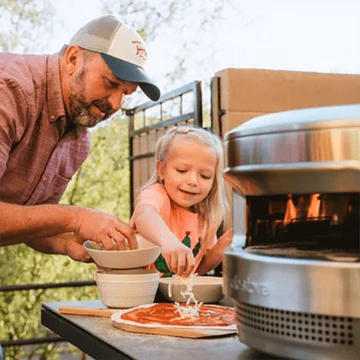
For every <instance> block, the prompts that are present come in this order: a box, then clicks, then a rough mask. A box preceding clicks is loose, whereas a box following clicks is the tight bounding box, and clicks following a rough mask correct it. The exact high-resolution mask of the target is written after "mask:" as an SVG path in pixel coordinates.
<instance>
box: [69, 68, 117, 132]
mask: <svg viewBox="0 0 360 360" xmlns="http://www.w3.org/2000/svg"><path fill="white" fill-rule="evenodd" d="M85 77H86V70H85V69H84V68H83V69H81V70H80V72H79V74H78V75H77V76H76V77H75V78H74V80H73V82H72V86H71V89H70V94H69V111H70V118H71V122H72V123H73V124H74V125H76V126H80V127H94V126H96V125H97V124H98V123H100V122H101V121H104V120H106V119H108V118H109V117H110V116H111V115H112V113H113V109H112V107H111V106H110V105H109V104H108V103H107V102H106V100H94V101H91V102H86V101H85V97H84V93H85ZM91 105H95V106H96V107H98V108H99V109H100V111H101V112H103V113H104V114H105V116H104V117H101V118H100V117H97V116H96V115H91V114H89V108H90V106H91Z"/></svg>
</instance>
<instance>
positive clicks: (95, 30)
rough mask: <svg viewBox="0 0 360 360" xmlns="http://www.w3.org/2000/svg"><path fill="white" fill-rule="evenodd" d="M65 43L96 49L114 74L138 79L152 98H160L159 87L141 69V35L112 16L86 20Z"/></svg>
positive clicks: (143, 52) (144, 56)
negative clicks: (68, 41)
mask: <svg viewBox="0 0 360 360" xmlns="http://www.w3.org/2000/svg"><path fill="white" fill-rule="evenodd" d="M69 45H78V46H80V47H82V48H84V49H86V50H90V51H95V52H98V53H100V55H101V56H102V58H103V59H104V61H105V63H106V64H107V66H108V67H109V68H110V70H111V71H112V72H113V73H114V75H115V76H117V77H118V78H119V79H121V80H124V81H129V82H136V83H138V84H139V86H140V88H141V90H142V91H143V92H144V93H145V95H146V96H148V97H149V98H150V99H151V100H153V101H156V100H158V99H159V98H160V90H159V88H158V87H157V86H156V85H155V84H154V82H153V81H152V80H151V79H150V77H149V75H148V74H147V73H146V71H145V67H146V61H147V52H146V47H145V43H144V41H143V39H142V38H141V36H140V35H139V34H138V33H137V32H136V31H135V30H134V29H133V28H131V27H130V26H129V25H127V24H125V23H124V22H122V21H119V20H118V19H116V18H115V17H114V16H112V15H108V16H101V17H99V18H97V19H94V20H92V21H90V22H88V23H87V24H85V25H84V26H83V27H82V28H81V29H80V30H79V31H78V32H77V33H76V34H75V35H74V36H73V37H72V39H71V40H70V43H69Z"/></svg>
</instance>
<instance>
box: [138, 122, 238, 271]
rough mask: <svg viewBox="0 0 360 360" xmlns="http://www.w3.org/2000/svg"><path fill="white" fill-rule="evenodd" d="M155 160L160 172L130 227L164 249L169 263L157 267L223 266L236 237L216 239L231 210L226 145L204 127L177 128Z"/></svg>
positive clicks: (143, 195)
mask: <svg viewBox="0 0 360 360" xmlns="http://www.w3.org/2000/svg"><path fill="white" fill-rule="evenodd" d="M155 156H156V171H155V173H154V174H153V176H152V177H151V178H150V180H149V181H148V182H147V183H146V184H145V186H144V187H143V188H142V190H141V192H140V194H139V197H138V199H137V201H136V204H135V210H134V213H133V216H132V219H131V224H132V226H133V227H134V228H135V229H136V230H137V231H138V232H139V234H141V235H142V236H144V237H145V238H147V239H148V240H150V241H151V242H153V243H156V244H158V245H159V246H161V250H162V257H163V259H164V260H165V261H166V264H164V263H161V257H159V259H158V260H157V261H156V262H155V264H153V265H152V268H154V267H155V265H157V266H156V267H157V269H158V270H159V271H162V272H165V273H167V275H170V273H171V272H172V273H176V274H178V275H181V276H185V277H186V276H189V275H190V274H191V273H192V272H196V273H198V274H205V273H207V272H208V271H209V270H211V269H213V268H214V267H215V266H217V265H218V264H219V263H220V262H221V260H222V257H223V252H224V249H225V247H227V246H228V245H229V244H230V243H231V236H232V231H231V230H229V231H227V232H226V233H225V234H224V235H223V236H221V237H220V238H219V239H218V240H217V239H216V231H217V229H218V228H219V226H220V224H221V223H222V222H223V221H224V220H225V219H226V217H227V216H228V210H229V209H228V202H227V199H226V194H225V184H224V180H223V175H222V171H223V149H222V144H221V141H220V140H219V139H218V137H217V136H215V135H214V134H212V133H210V132H208V131H206V130H204V129H202V128H194V127H185V126H182V127H174V128H170V129H168V130H167V131H166V132H165V134H164V135H163V136H162V137H161V138H160V139H159V140H158V142H157V145H156V153H155ZM159 261H160V262H159Z"/></svg>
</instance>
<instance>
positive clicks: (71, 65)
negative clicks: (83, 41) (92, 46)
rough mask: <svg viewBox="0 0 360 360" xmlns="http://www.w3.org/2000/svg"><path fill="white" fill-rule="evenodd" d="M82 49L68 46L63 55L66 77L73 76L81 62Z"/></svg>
mask: <svg viewBox="0 0 360 360" xmlns="http://www.w3.org/2000/svg"><path fill="white" fill-rule="evenodd" d="M81 54H82V49H81V48H80V47H79V46H77V45H70V46H69V47H68V48H67V49H66V50H65V53H64V60H65V67H66V71H67V73H68V75H72V74H74V72H75V70H76V68H77V67H78V66H79V65H78V64H80V62H81Z"/></svg>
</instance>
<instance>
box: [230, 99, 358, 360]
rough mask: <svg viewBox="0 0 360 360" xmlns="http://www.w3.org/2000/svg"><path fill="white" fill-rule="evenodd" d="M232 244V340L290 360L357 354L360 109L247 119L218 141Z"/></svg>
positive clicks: (341, 359)
mask: <svg viewBox="0 0 360 360" xmlns="http://www.w3.org/2000/svg"><path fill="white" fill-rule="evenodd" d="M225 154H226V168H225V177H226V179H227V181H228V182H229V183H230V184H231V185H232V186H233V189H234V191H233V200H234V201H233V209H234V210H233V214H234V238H233V244H232V247H230V248H228V249H227V251H226V254H225V260H224V289H225V292H226V295H227V296H229V297H230V298H231V299H232V300H233V302H234V304H235V307H236V313H237V323H238V333H239V339H240V341H242V342H244V343H245V344H247V345H249V346H250V347H253V348H255V349H258V350H260V351H263V352H266V353H269V354H273V355H278V356H284V357H291V358H296V359H306V360H313V359H336V360H337V359H338V360H345V359H346V360H350V359H354V360H355V359H357V360H358V359H359V357H360V355H359V354H360V256H359V252H360V249H359V243H360V240H359V216H360V214H359V203H360V200H359V197H360V106H358V105H346V106H336V107H323V108H312V109H303V110H296V111H286V112H281V113H275V114H269V115H264V116H260V117H257V118H254V119H252V120H250V121H248V122H247V123H245V124H243V125H241V126H239V127H237V128H235V129H233V130H232V131H230V132H229V133H227V134H226V137H225Z"/></svg>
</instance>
